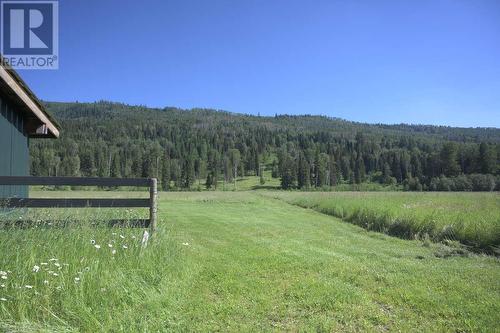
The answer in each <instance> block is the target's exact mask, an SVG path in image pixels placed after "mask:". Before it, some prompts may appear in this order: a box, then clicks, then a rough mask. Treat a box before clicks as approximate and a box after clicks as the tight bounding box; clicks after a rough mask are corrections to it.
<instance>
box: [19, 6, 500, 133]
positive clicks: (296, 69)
mask: <svg viewBox="0 0 500 333" xmlns="http://www.w3.org/2000/svg"><path fill="white" fill-rule="evenodd" d="M59 8H60V9H59V10H60V14H59V17H60V28H59V30H60V39H59V40H60V41H59V45H60V69H59V70H57V71H20V74H21V76H22V77H23V78H24V79H25V80H26V81H27V83H28V84H29V85H30V86H31V87H32V89H33V90H34V91H35V93H36V94H37V95H38V96H39V97H40V98H41V99H44V100H50V101H76V100H78V101H81V102H88V101H95V100H100V99H104V100H111V101H118V102H124V103H129V104H142V105H148V106H155V107H164V106H177V107H182V108H191V107H206V108H216V109H224V110H228V111H233V112H241V113H250V114H257V113H260V114H261V115H274V114H275V113H278V114H284V113H287V114H305V113H307V114H322V115H328V116H332V117H341V118H345V119H348V120H354V121H361V122H370V123H378V122H381V123H401V122H404V123H414V124H415V123H425V124H439V125H452V126H464V127H472V126H474V127H475V126H488V127H500V1H498V0H467V1H466V0H448V1H446V0H428V1H427V0H419V1H405V0H394V1H383V0H380V1H379V0H377V1H374V0H364V1H363V0H352V1H351V0H345V1H334V0H329V1H319V0H318V1H306V0H303V1H293V0H255V1H251V0H247V1H237V0H227V1H225V0H224V1H223V0H210V1H208V0H198V1H193V0H182V1H181V0H179V1H168V0H142V1H139V0H136V1H130V0H127V1H125V0H119V1H118V0H116V1H111V0H106V1H102V0H60V3H59Z"/></svg>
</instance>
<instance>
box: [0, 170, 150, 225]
mask: <svg viewBox="0 0 500 333" xmlns="http://www.w3.org/2000/svg"><path fill="white" fill-rule="evenodd" d="M0 185H56V186H63V185H66V186H112V187H115V186H134V187H149V199H135V198H131V199H110V198H106V199H93V198H92V199H88V198H71V199H68V198H64V199H61V198H5V199H0V206H2V207H8V208H27V207H29V208H84V207H103V208H104V207H114V208H125V207H127V208H136V207H149V228H150V230H151V234H152V233H153V232H155V231H156V227H157V218H156V215H157V195H158V188H157V180H156V178H95V177H89V178H87V177H21V176H0Z"/></svg>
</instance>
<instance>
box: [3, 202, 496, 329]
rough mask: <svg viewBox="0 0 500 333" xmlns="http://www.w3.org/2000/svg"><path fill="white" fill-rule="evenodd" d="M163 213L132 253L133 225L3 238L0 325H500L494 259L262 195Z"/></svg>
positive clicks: (181, 205)
mask: <svg viewBox="0 0 500 333" xmlns="http://www.w3.org/2000/svg"><path fill="white" fill-rule="evenodd" d="M36 195H38V194H34V195H33V196H36ZM50 195H51V196H57V195H59V196H69V195H71V196H83V195H91V194H89V193H88V192H84V193H74V192H69V193H68V192H61V193H53V192H51V193H50ZM116 195H120V196H125V195H127V194H126V193H125V192H120V193H119V194H118V193H113V192H99V193H94V194H93V196H94V197H102V196H116ZM129 195H130V196H136V195H137V193H129ZM272 195H274V194H272ZM302 195H312V194H309V193H308V194H306V193H303V194H302ZM70 212H72V213H71V216H74V215H75V214H82V216H85V218H86V220H87V221H88V222H92V215H89V214H88V213H85V212H82V211H79V212H78V211H77V213H75V211H70ZM159 212H160V217H161V222H160V230H159V232H158V233H157V234H156V236H155V238H154V239H152V240H150V241H151V242H150V244H149V246H148V247H147V248H146V249H142V250H141V247H140V237H141V234H142V230H140V229H116V228H115V229H110V228H96V227H91V226H89V224H88V223H86V224H84V225H82V226H81V227H78V228H76V227H71V228H64V229H61V228H41V227H38V228H31V229H10V230H1V231H0V270H2V271H5V272H6V273H7V274H6V276H7V278H6V279H2V280H0V283H1V284H4V285H5V286H4V287H2V288H0V297H1V298H2V299H6V300H5V301H0V331H6V330H7V331H8V330H12V331H16V330H17V331H21V332H26V331H28V332H29V331H44V330H46V331H49V332H54V331H75V332H77V331H79V332H170V331H198V332H210V331H231V332H237V331H325V332H331V331H338V332H358V331H383V332H385V331H405V332H406V331H414V332H430V331H439V332H442V331H449V332H457V331H464V332H465V331H470V332H474V331H481V332H488V331H489V332H494V331H498V323H499V322H500V301H499V300H500V263H499V261H498V259H496V258H494V257H492V256H484V255H471V256H469V257H461V256H455V257H448V258H439V257H436V255H435V252H436V250H437V245H435V244H430V245H428V246H423V245H424V244H423V243H422V242H421V241H415V240H412V241H409V240H402V239H399V238H394V237H389V236H386V235H383V234H380V233H375V232H370V231H367V230H365V229H362V228H359V227H357V226H355V225H352V224H348V223H344V222H341V221H340V220H339V219H337V218H334V217H331V216H327V215H325V214H321V213H318V212H315V211H313V210H309V209H304V208H301V207H298V206H294V205H290V204H288V203H286V202H284V201H282V200H276V199H273V198H270V197H267V196H264V195H263V194H262V192H258V193H255V192H200V193H187V192H183V193H161V196H160V204H159ZM54 214H55V213H54ZM103 214H104V213H103ZM106 214H109V212H106ZM114 214H116V215H117V216H118V215H119V214H124V213H119V212H116V213H114ZM125 214H129V213H128V212H127V213H125ZM113 233H115V234H113ZM134 237H135V238H134ZM91 240H95V242H96V244H97V245H100V248H99V249H97V248H96V247H95V245H96V244H92V243H91ZM108 244H111V245H113V247H108ZM123 245H125V246H126V247H127V248H124V247H123ZM113 249H116V251H117V252H116V253H115V254H114V255H113V254H112V250H113ZM50 259H57V260H52V261H50ZM45 262H46V263H47V265H46V266H45V265H41V263H45ZM56 262H57V263H59V265H60V267H61V269H59V267H58V266H57V265H56V264H55V263H56ZM35 265H37V266H40V270H39V271H38V272H33V267H34V266H35ZM46 267H47V268H46ZM49 271H52V272H53V273H54V272H55V273H57V274H58V275H57V276H54V275H53V274H52V275H51V274H49ZM75 277H78V278H79V280H75ZM45 280H47V281H49V283H48V284H45V283H44V281H45ZM26 286H31V287H32V288H27V287H26Z"/></svg>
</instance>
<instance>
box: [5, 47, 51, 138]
mask: <svg viewBox="0 0 500 333" xmlns="http://www.w3.org/2000/svg"><path fill="white" fill-rule="evenodd" d="M0 89H1V91H2V93H5V94H6V95H7V97H8V98H9V99H10V100H11V102H12V103H13V104H14V105H15V106H16V108H17V110H18V111H19V112H22V113H23V114H24V116H25V119H26V121H25V130H26V132H27V134H28V136H29V137H30V138H58V137H59V125H58V124H57V122H56V121H55V120H54V119H52V117H51V116H50V115H49V114H48V113H47V111H45V108H44V106H43V105H42V103H40V101H39V100H38V98H37V97H36V96H35V94H33V92H32V91H31V90H30V89H29V88H28V86H27V85H26V83H24V81H23V80H22V79H21V77H19V75H18V74H17V73H16V72H15V71H14V70H13V69H12V68H10V66H8V65H7V64H5V62H4V60H3V58H2V57H1V56H0Z"/></svg>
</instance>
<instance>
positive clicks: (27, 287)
mask: <svg viewBox="0 0 500 333" xmlns="http://www.w3.org/2000/svg"><path fill="white" fill-rule="evenodd" d="M24 288H26V289H33V286H30V285H29V284H27V285H25V286H24Z"/></svg>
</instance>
